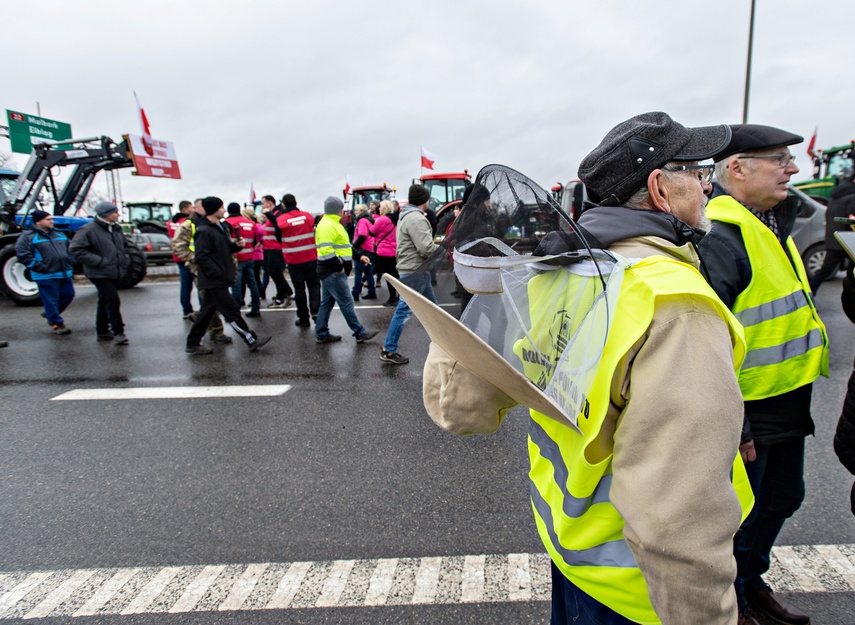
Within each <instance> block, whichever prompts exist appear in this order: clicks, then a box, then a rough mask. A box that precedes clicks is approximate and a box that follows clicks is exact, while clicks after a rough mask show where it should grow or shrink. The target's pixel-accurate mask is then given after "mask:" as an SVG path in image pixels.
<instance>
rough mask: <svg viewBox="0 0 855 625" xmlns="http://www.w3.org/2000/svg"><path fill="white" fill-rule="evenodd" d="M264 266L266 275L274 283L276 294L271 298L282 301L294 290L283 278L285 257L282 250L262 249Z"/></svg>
mask: <svg viewBox="0 0 855 625" xmlns="http://www.w3.org/2000/svg"><path fill="white" fill-rule="evenodd" d="M264 266H265V269H266V271H267V275H268V276H269V277H270V279H271V280H273V284H275V285H276V296H275V297H274V298H273V299H278V300H279V301H284V300H285V298H286V297H291V296H292V295H293V294H294V291H292V290H291V285H290V284H288V281H287V280H286V279H285V274H284V271H285V257H284V256H282V250H264ZM262 290H264V289H262Z"/></svg>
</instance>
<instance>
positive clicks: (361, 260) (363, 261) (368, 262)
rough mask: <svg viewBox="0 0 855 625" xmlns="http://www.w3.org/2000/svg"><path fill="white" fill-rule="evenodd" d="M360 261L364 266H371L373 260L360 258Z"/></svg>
mask: <svg viewBox="0 0 855 625" xmlns="http://www.w3.org/2000/svg"><path fill="white" fill-rule="evenodd" d="M359 260H360V262H362V264H363V265H370V264H371V259H370V258H368V257H367V256H360V257H359Z"/></svg>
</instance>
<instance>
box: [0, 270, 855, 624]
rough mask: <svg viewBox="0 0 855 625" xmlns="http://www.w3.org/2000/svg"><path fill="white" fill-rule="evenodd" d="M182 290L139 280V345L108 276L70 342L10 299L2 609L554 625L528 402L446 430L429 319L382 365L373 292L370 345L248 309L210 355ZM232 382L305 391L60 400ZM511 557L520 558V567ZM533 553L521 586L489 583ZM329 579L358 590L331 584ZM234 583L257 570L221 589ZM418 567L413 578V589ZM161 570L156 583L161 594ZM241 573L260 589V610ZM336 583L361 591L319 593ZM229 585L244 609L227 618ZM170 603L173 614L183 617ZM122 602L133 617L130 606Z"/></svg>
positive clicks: (76, 316)
mask: <svg viewBox="0 0 855 625" xmlns="http://www.w3.org/2000/svg"><path fill="white" fill-rule="evenodd" d="M839 289H840V285H839V282H830V283H827V284H826V285H825V286H824V287H823V288H822V289H821V291H820V294H819V298H818V302H817V306H818V308H819V310H820V313H821V314H822V316H823V319H824V320H825V321H826V324H827V325H828V328H829V334H830V336H831V377H830V378H829V379H828V380H820V381H819V382H818V383H817V384H816V387H815V391H814V416H815V420H816V423H817V435H816V437H815V438H811V439H809V440H808V443H807V493H808V494H807V500H806V502H805V504H804V506H803V507H802V509H801V510H800V511H799V512H798V513H797V515H796V516H795V517H794V518H793V519H792V520H791V521H790V522H788V523H787V525H786V526H785V527H784V530H783V532H782V534H781V536H780V539H779V542H778V544H779V545H780V546H800V547H798V550H799V551H798V552H799V553H800V554H802V557H803V561H802V564H803V565H804V566H806V567H807V568H810V566H812V564H811V559H812V557H813V556H812V554H815V553H817V552H816V551H815V550H813V549H812V548H811V546H816V545H838V546H841V551H842V552H843V553H848V552H847V551H846V549H849V546H850V545H851V544H852V543H855V519H853V516H852V514H851V513H850V512H849V509H848V491H849V486H850V484H851V482H852V478H851V476H849V474H848V473H847V472H846V471H845V470H844V469H843V468H842V467H841V466H840V465H839V463H838V462H837V459H836V457H835V456H834V453H833V451H832V448H831V439H832V435H833V432H834V426H835V424H836V421H837V417H838V415H839V411H840V406H841V403H842V399H843V395H844V392H845V384H846V380H847V379H848V376H849V373H850V371H851V367H852V365H851V363H852V358H853V355H855V332H853V329H852V326H851V324H850V322H849V321H848V319H846V318H845V316H844V315H843V314H842V312H841V311H840V306H839V299H838V296H839ZM450 290H451V288H450V287H449V286H448V285H444V284H441V285H440V288H439V289H438V293H439V296H440V299H441V301H443V300H444V301H445V302H446V303H448V304H449V305H454V304H455V303H456V300H453V299H452V298H451V297H449V296H448V292H449V291H450ZM177 293H178V287H177V284H175V283H168V282H160V283H157V282H152V283H144V284H142V285H141V286H139V287H137V288H135V289H132V290H130V291H125V292H123V293H122V300H123V302H122V309H123V314H124V317H125V321H126V324H127V335H128V337H129V339H130V345H128V346H126V347H121V346H115V345H112V344H109V343H103V342H101V343H99V342H96V340H95V330H94V305H95V291H94V289H93V288H91V287H89V286H87V285H85V284H82V285H78V293H77V297H76V299H75V302H74V303H73V304H72V306H71V308H69V310H68V311H66V315H65V316H66V323H67V325H68V326H69V327H71V328H72V330H73V333H72V334H71V335H69V336H64V337H57V336H53V335H52V334H51V333H50V331H49V329H48V327H47V325H46V324H45V322H44V320H43V319H42V318H41V317H40V316H39V314H38V313H39V309H33V308H29V309H28V308H18V307H15V306H14V305H12V304H11V303H10V302H8V301H5V300H4V301H0V319H2V322H0V338H4V339H7V340H9V341H10V346H9V347H7V348H5V349H2V350H0V376H2V380H3V384H2V385H0V616H6V617H11V618H12V619H17V618H18V617H23V616H30V617H33V618H38V620H37V622H44V623H79V624H81V625H84V624H85V625H88V624H89V623H107V622H109V623H128V624H131V623H134V624H135V623H186V622H193V623H200V624H208V623H249V622H252V623H274V622H275V623H401V622H407V623H409V622H413V623H455V624H456V623H496V622H502V623H546V622H548V617H549V603H548V600H547V599H548V596H546V595H545V594H544V588H545V586H544V583H545V582H544V579H545V578H544V577H543V575H544V569H543V562H542V561H541V559H540V556H539V555H538V554H540V553H541V552H542V551H543V548H542V545H541V544H540V542H539V540H538V537H537V533H536V530H535V528H534V523H533V520H532V514H531V510H530V503H529V500H528V487H527V459H526V431H527V423H526V418H525V412H524V411H523V410H521V409H516V410H515V411H513V412H512V413H511V414H510V415H509V417H508V418H507V419H506V421H505V424H504V425H503V427H502V428H501V429H500V430H499V432H498V433H497V434H495V435H493V436H489V437H467V438H460V437H456V436H453V435H450V434H447V433H445V432H443V431H441V430H439V429H438V428H437V427H436V426H434V425H433V424H432V423H431V422H430V420H429V418H428V417H427V415H426V414H425V412H424V409H423V407H422V404H421V375H422V372H421V362H422V361H423V359H424V357H425V355H426V353H427V346H428V340H427V336H426V335H425V333H424V330H423V329H422V328H421V326H420V325H419V324H418V321H417V320H416V319H415V318H413V319H412V320H411V322H410V324H409V325H408V326H407V328H406V330H405V331H404V335H403V337H402V341H401V347H400V351H401V352H402V353H403V354H405V355H407V356H409V357H410V358H411V359H412V362H411V364H409V365H406V366H402V367H395V366H393V365H388V364H385V363H383V362H381V361H380V360H379V357H378V356H379V352H380V346H381V344H382V336H383V333H384V332H385V329H386V327H387V326H388V323H389V320H390V318H391V314H392V311H391V310H388V309H384V308H382V307H380V306H376V305H374V306H369V305H366V304H371V303H373V302H364V301H363V302H361V303H360V304H359V305H358V313H359V316H360V319H361V320H362V322H363V325H365V326H366V327H369V328H374V329H378V330H381V334H380V335H378V337H377V338H375V339H373V340H372V341H370V342H368V343H365V344H361V345H357V344H356V343H355V341H353V340H352V339H349V332H348V330H347V327H346V325H345V324H344V322H343V320H342V318H341V316H340V315H339V314H338V313H337V312H336V313H334V315H333V320H332V330H333V332H335V333H338V334H342V335H344V336H345V339H344V340H343V341H342V342H341V343H337V344H332V345H316V344H315V343H314V339H313V333H312V332H311V330H305V329H302V328H298V327H295V326H294V320H295V313H294V311H293V309H292V310H285V311H265V312H264V313H263V314H262V316H261V318H260V319H250V320H249V323H250V325H251V326H252V327H254V328H255V329H256V330H257V331H258V332H259V333H265V332H266V333H272V334H274V338H273V340H272V341H271V342H270V343H269V344H268V345H267V346H265V347H264V348H263V349H262V350H261V351H259V352H258V353H255V354H250V353H248V351H247V349H246V347H245V346H244V345H243V344H241V343H239V342H238V341H237V339H236V341H235V343H234V344H232V345H228V346H219V345H218V346H215V350H216V351H215V354H213V355H211V356H206V357H191V356H188V355H187V354H185V353H184V351H183V345H184V337H185V335H186V332H187V331H188V329H189V323H187V322H185V321H183V320H182V319H181V314H180V307H179V305H178V301H177V300H178V294H177ZM381 293H382V295H385V291H381ZM378 301H382V300H378ZM229 385H233V386H247V385H289V386H290V388H289V389H288V390H287V391H286V392H284V394H282V395H278V396H272V397H203V398H192V399H166V398H164V397H163V394H165V391H160V392H159V393H155V396H153V397H151V398H148V399H112V400H76V401H52V399H53V398H55V397H57V396H59V395H61V394H63V393H66V392H69V391H73V390H75V389H104V388H108V389H116V388H126V389H130V388H139V387H144V388H155V389H160V388H163V387H187V386H194V387H198V386H214V387H223V386H229ZM801 546H806V547H801ZM782 553H783V552H782ZM514 554H522V555H523V556H525V557H524V558H523V562H524V563H523V564H522V565H518V564H515V563H518V562H519V557H518V556H517V555H514ZM525 554H530V555H528V556H526V555H525ZM440 558H441V560H440ZM850 560H852V561H853V562H855V558H850ZM390 563H391V564H390ZM251 565H254V567H255V568H253V566H251ZM518 566H522V569H519V568H518ZM793 566H796V568H798V566H797V565H793ZM289 567H290V568H289ZM384 567H391V569H390V570H394V571H396V574H395V575H396V576H395V577H394V580H392V579H391V578H389V580H387V583H386V587H385V592H386V595H382V598H381V600H380V605H372V604H371V602H370V601H369V600H368V599H366V598H365V597H366V596H368V597H370V596H372V593H376V592H382V587H383V583H384V582H383V579H384V578H383V576H382V575H381V572H382V570H384ZM479 567H480V568H479ZM520 570H523V571H524V575H523V578H522V579H523V583H522V586H523V587H525V586H526V583H528V589H529V590H528V594H526V591H525V588H523V590H522V591H521V592H523V594H522V595H519V596H515V597H509V596H506V595H496V594H495V593H493V594H491V592H493V591H492V590H491V589H494V586H495V588H498V587H499V586H500V585H502V587H503V588H504V587H506V586H507V580H508V578H509V577H513V574H514V572H515V571H517V572H518V571H520ZM791 570H795V569H791ZM341 571H345V573H343V574H342V573H341ZM132 575H134V577H133V578H132V582H133V583H136V584H137V586H138V588H137V591H138V592H139V594H138V595H135V596H134V597H131V596H128V597H127V598H125V599H122V598H121V596H120V595H121V593H118V594H116V595H115V596H112V598H110V599H109V600H108V599H104V603H102V604H101V605H100V608H99V609H98V610H94V611H93V615H91V616H76V617H72V616H69V614H71V613H73V612H74V611H75V610H77V611H78V612H79V613H81V614H84V613H87V608H85V605H84V603H85V601H86V600H87V599H86V598H87V597H90V599H89V600H90V601H91V600H92V599H91V595H92V591H91V590H90V591H89V592H88V595H87V593H86V592H85V591H86V588H87V584H89V585H92V584H94V582H95V581H99V583H100V582H104V581H105V580H107V579H109V578H111V577H112V576H116V577H115V578H116V579H118V578H120V577H122V576H127V577H129V578H131V576H132ZM300 575H302V577H301V576H300ZM336 575H340V577H341V580H347V582H348V584H350V585H349V586H342V587H337V586H336V579H338V578H336ZM348 575H349V577H348ZM525 575H528V576H529V577H525ZM229 576H232V577H233V578H235V579H238V578H240V579H241V580H242V581H239V582H235V584H236V585H232V586H227V585H226V583H225V581H223V580H225V579H227V578H229ZM283 576H284V577H283ZM289 576H290V577H289ZM294 576H296V577H294ZM313 576H318V577H317V579H318V580H319V581H318V583H317V584H314V585H313V584H312V583H311V581H312V579H315V578H313ZM407 576H409V577H407ZM817 576H819V573H817ZM42 578H46V579H47V578H49V579H48V581H46V582H45V583H44V584H42V586H38V587H36V588H35V590H33V591H32V592H30V594H28V595H26V596H25V597H24V598H23V599H21V600H20V601H19V602H18V603H16V604H15V605H14V606H13V608H10V609H9V610H7V611H6V612H4V611H3V610H4V604H3V601H4V599H3V597H4V596H5V597H7V599H6V601H7V602H8V603H9V605H12V603H11V601H12V598H14V597H12V598H9V597H10V596H11V595H10V594H9V593H10V592H13V591H15V589H18V590H17V592H24V590H22V589H23V588H24V586H25V585H26V583H29V582H27V580H35V579H42ZM292 578H294V579H296V580H297V582H296V585H294V586H293V589H292V590H293V593H292V595H289V597H290V601H291V603H290V604H288V606H289V607H287V609H262V608H263V607H265V606H264V605H263V603H264V601H268V600H269V601H270V603H269V604H267V605H268V606H270V605H275V601H274V600H273V599H271V597H272V598H276V597H280V598H281V597H282V596H284V595H283V594H282V593H285V594H287V591H288V584H287V583H286V582H287V581H288V580H289V579H292ZM405 578H406V579H409V580H410V581H411V582H412V584H411V586H412V587H411V588H410V590H408V591H403V590H400V589H399V588H398V585H400V584H402V583H404V582H402V581H401V580H402V579H405ZM360 579H361V580H363V581H362V582H358V580H360ZM804 579H808V580H809V579H810V575H808V576H807V577H806V578H804ZM851 579H852V580H853V582H852V583H853V584H855V577H852V578H851ZM50 580H55V583H53V585H51V583H49V582H50ZM158 580H161V581H162V587H163V592H162V593H161V594H160V595H158V598H157V599H156V600H154V599H153V600H152V603H150V604H146V605H144V604H145V601H144V600H143V596H144V595H145V593H146V592H149V593H153V592H154V590H152V589H153V588H155V587H157V583H159V582H158ZM182 580H184V581H182ZM188 580H189V581H188ZM205 580H207V581H205ZM301 580H302V581H301ZM354 580H357V581H354ZM426 580H427V581H426ZM431 580H432V584H433V585H431ZM497 580H498V581H497ZM791 581H792V580H791ZM117 583H118V582H117ZM133 583H130V582H129V583H128V584H127V587H131V586H133ZM342 583H344V582H343V581H342ZM360 583H362V586H361V587H357V586H359V584H360ZM793 583H794V584H795V582H793ZM182 584H183V585H182ZM265 584H267V585H268V586H270V588H269V589H265ZM277 584H278V587H277ZM419 584H422V585H421V586H420V585H419ZM425 584H426V585H425ZM93 587H94V586H93ZM852 587H855V586H852ZM240 588H248V589H249V590H247V591H246V597H249V598H247V599H246V600H245V601H244V603H240V600H239V599H236V598H235V597H238V595H240V593H239V592H238V590H239V589H240ZM378 588H379V589H381V590H377V589H378ZM413 588H415V590H413ZM791 588H795V589H798V590H799V591H800V592H796V593H794V594H790V595H789V596H790V597H791V598H792V599H793V600H794V601H797V602H798V603H799V604H800V605H802V606H803V607H805V608H806V609H809V611H810V613H811V614H812V616H813V623H818V624H831V625H837V624H841V625H842V624H849V623H853V622H855V616H853V615H855V592H853V591H851V589H848V590H847V589H846V588H847V587H845V586H843V587H839V588H838V587H835V586H834V585H833V584H832V585H830V586H829V585H828V584H826V585H825V586H822V585H818V586H816V588H814V589H813V590H811V589H810V584H805V583H802V584H801V586H799V585H798V584H796V585H792V586H791ZM146 589H148V590H146ZM158 589H159V587H158ZM396 589H397V590H396ZM425 589H427V590H425ZM835 590H836V591H835ZM250 591H252V593H250ZM170 592H171V593H173V594H172V595H170ZM194 592H196V593H197V594H198V596H194V595H193V593H194ZM265 592H266V593H267V594H264V593H265ZM496 592H498V591H496ZM546 592H548V588H547V589H546ZM4 593H6V594H5V595H4ZM63 593H64V594H63ZM182 593H183V594H182ZM218 593H219V594H218ZM230 593H231V594H230ZM277 593H280V594H278V595H277ZM313 593H314V594H313ZM337 593H338V594H337ZM348 593H351V594H350V595H349V594H348ZM396 593H397V594H396ZM407 593H409V594H408V595H407ZM414 593H415V594H414ZM419 593H422V594H421V595H420V594H419ZM262 595H263V601H262V599H260V598H259V597H260V596H262ZM351 595H352V596H351ZM404 595H406V596H407V597H409V598H407V599H406V600H404V599H400V597H401V596H404ZM419 596H421V597H423V599H424V600H423V601H422V602H418V601H416V600H415V599H413V597H419ZM227 597H228V598H227ZM325 597H333V599H335V600H336V601H337V605H338V606H345V607H324V606H325V605H331V604H330V603H329V602H327V603H326V604H325V599H324V598H325ZM348 597H351V599H348ZM353 597H356V598H355V599H354V598H353ZM167 599H168V601H167ZM399 599H400V600H399ZM75 601H76V602H77V603H76V604H75V603H74V602H75ZM223 601H226V602H227V603H228V602H231V601H237V602H238V603H236V604H235V605H242V606H243V607H242V609H235V610H226V611H217V610H216V608H215V607H213V606H217V605H220V604H221V603H222V602H223ZM253 601H256V603H253ZM135 602H136V603H135ZM384 602H385V605H384V604H383V603H384ZM333 603H335V601H333ZM54 604H55V605H54ZM72 604H73V605H72ZM365 604H368V606H367V607H366V605H365ZM69 605H72V608H69V607H68V606H69ZM134 606H136V607H137V608H139V607H140V606H142V609H140V610H139V611H138V612H137V613H133V612H134V610H133V609H132V608H133V607H134ZM170 606H172V608H173V609H175V612H176V613H174V614H170V613H166V610H167V609H170ZM176 606H186V607H187V610H185V611H181V610H178V609H177V608H176ZM206 606H207V607H206ZM310 606H321V607H310ZM113 608H115V609H113ZM123 610H124V611H125V612H132V613H128V614H127V615H123V616H118V614H120V613H121V612H122V611H123ZM188 612H192V621H191V620H188Z"/></svg>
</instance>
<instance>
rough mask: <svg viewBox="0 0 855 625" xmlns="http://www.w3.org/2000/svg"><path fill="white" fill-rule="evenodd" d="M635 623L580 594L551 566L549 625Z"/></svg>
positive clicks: (580, 592) (617, 624)
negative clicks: (550, 613) (550, 612)
mask: <svg viewBox="0 0 855 625" xmlns="http://www.w3.org/2000/svg"><path fill="white" fill-rule="evenodd" d="M634 623H635V621H630V620H629V619H628V618H626V617H624V616H621V615H620V614H618V613H617V612H615V611H614V610H612V609H611V608H609V607H606V606H604V605H603V604H602V603H600V602H599V601H597V600H596V599H594V598H593V597H591V596H590V595H588V594H586V593H584V592H582V591H581V590H579V588H577V587H576V585H575V584H573V583H572V582H571V581H570V580H569V579H567V578H566V577H564V574H563V573H562V572H561V571H559V570H558V568H557V567H556V566H555V564H554V563H553V564H552V621H551V625H633V624H634Z"/></svg>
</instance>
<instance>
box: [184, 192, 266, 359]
mask: <svg viewBox="0 0 855 625" xmlns="http://www.w3.org/2000/svg"><path fill="white" fill-rule="evenodd" d="M202 207H203V208H204V209H205V219H203V220H200V221H199V224H198V227H197V228H196V237H195V246H196V251H195V260H196V269H197V271H198V274H197V279H198V285H199V291H200V292H203V293H204V296H203V297H202V307H201V308H200V309H199V313H198V315H197V316H196V320H195V321H194V322H193V327H192V328H190V334H188V335H187V348H186V349H185V351H186V352H187V353H188V354H199V355H202V354H210V353H211V352H213V351H214V350H212V349H211V348H210V347H205V346H203V345H202V343H201V341H202V337H203V336H205V331H206V330H207V328H208V324H209V323H210V321H211V318H212V317H213V316H214V313H215V312H217V311H219V313H220V314H222V315H223V317H225V319H226V322H227V323H228V324H229V325H230V326H231V327H232V329H233V330H234V331H235V332H237V333H238V335H239V336H240V337H241V338H242V339H243V340H244V342H246V344H247V345H248V346H249V350H250V351H252V352H254V351H255V350H257V349H258V348H259V347H261V346H262V345H264V344H265V343H267V342H268V341H269V340H270V338H271V337H269V336H267V337H264V338H259V337H258V336H257V335H256V334H255V332H253V331H252V330H250V329H249V326H248V325H247V324H246V321H245V320H244V318H243V317H242V316H241V314H240V305H239V304H238V303H237V302H236V301H235V299H234V298H233V297H232V294H231V291H230V289H231V287H232V285H233V284H234V282H235V264H234V259H233V258H232V255H233V254H235V253H236V252H238V251H240V250H241V249H242V248H243V239H238V240H237V241H233V240H232V238H231V237H230V236H229V234H228V233H227V232H226V231H225V230H224V229H223V226H222V224H221V223H220V221H221V220H222V218H223V215H225V212H226V207H225V205H224V204H223V201H222V200H221V199H220V198H218V197H206V198H205V199H204V200H202Z"/></svg>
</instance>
